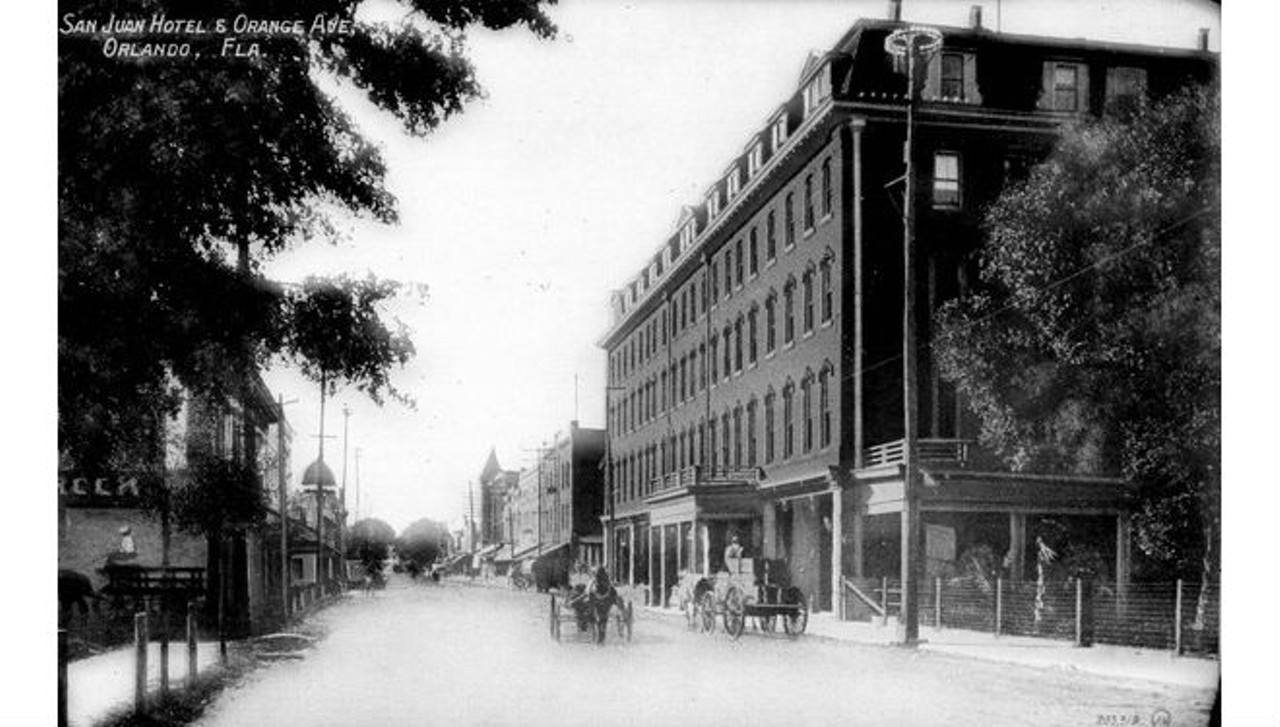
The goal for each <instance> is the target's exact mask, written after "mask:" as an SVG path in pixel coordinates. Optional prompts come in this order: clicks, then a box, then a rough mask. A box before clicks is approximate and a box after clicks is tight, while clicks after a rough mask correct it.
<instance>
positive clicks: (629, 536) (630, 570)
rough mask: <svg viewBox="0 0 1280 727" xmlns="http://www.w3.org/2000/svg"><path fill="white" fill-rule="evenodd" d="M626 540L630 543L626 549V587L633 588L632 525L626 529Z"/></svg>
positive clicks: (633, 541) (633, 532) (633, 526)
mask: <svg viewBox="0 0 1280 727" xmlns="http://www.w3.org/2000/svg"><path fill="white" fill-rule="evenodd" d="M627 540H628V542H630V543H631V547H629V548H627V585H629V586H631V587H632V588H635V585H636V526H635V523H632V524H631V526H630V527H628V528H627Z"/></svg>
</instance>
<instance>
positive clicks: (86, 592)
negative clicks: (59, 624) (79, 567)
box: [58, 568, 102, 624]
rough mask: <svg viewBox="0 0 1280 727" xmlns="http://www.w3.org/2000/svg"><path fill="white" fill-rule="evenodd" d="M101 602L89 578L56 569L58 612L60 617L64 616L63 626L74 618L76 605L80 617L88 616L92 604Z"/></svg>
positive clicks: (73, 572) (81, 574)
mask: <svg viewBox="0 0 1280 727" xmlns="http://www.w3.org/2000/svg"><path fill="white" fill-rule="evenodd" d="M101 600H102V596H100V595H98V594H97V593H95V592H94V590H93V582H92V581H90V580H89V576H86V575H85V574H83V573H81V572H79V571H74V570H69V569H66V568H59V569H58V610H59V612H60V615H61V614H65V618H64V620H63V623H64V624H65V623H67V622H69V621H70V620H71V618H72V617H73V616H75V607H76V606H77V605H78V606H80V615H82V616H88V615H89V611H90V606H91V604H92V602H95V601H101Z"/></svg>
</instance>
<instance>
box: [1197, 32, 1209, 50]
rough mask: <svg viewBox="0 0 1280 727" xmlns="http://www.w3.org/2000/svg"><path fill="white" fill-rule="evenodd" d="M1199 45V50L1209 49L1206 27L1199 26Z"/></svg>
mask: <svg viewBox="0 0 1280 727" xmlns="http://www.w3.org/2000/svg"><path fill="white" fill-rule="evenodd" d="M1199 47H1200V50H1202V51H1207V50H1209V29H1208V28H1201V29H1200V43H1199Z"/></svg>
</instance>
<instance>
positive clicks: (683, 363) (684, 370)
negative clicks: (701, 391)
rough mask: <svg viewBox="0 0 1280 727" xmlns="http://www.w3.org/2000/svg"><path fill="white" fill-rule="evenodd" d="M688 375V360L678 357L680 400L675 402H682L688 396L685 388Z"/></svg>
mask: <svg viewBox="0 0 1280 727" xmlns="http://www.w3.org/2000/svg"><path fill="white" fill-rule="evenodd" d="M688 374H689V359H687V358H685V357H684V356H681V357H680V398H679V399H677V400H676V401H684V400H685V398H686V397H688V395H689V392H688V389H686V388H685V384H686V382H687V381H688V380H689V379H688Z"/></svg>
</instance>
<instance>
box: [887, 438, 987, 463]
mask: <svg viewBox="0 0 1280 727" xmlns="http://www.w3.org/2000/svg"><path fill="white" fill-rule="evenodd" d="M972 445H973V441H972V440H969V439H919V440H916V457H917V458H918V459H919V461H921V462H950V463H954V464H959V465H961V466H964V465H966V464H968V462H969V448H970V447H971V446H972ZM905 458H906V441H905V440H902V439H895V440H894V441H892V442H885V443H883V444H877V445H875V446H874V447H867V450H866V452H865V454H864V457H863V466H864V467H881V466H884V465H891V464H902V461H903V460H904V459H905Z"/></svg>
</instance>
